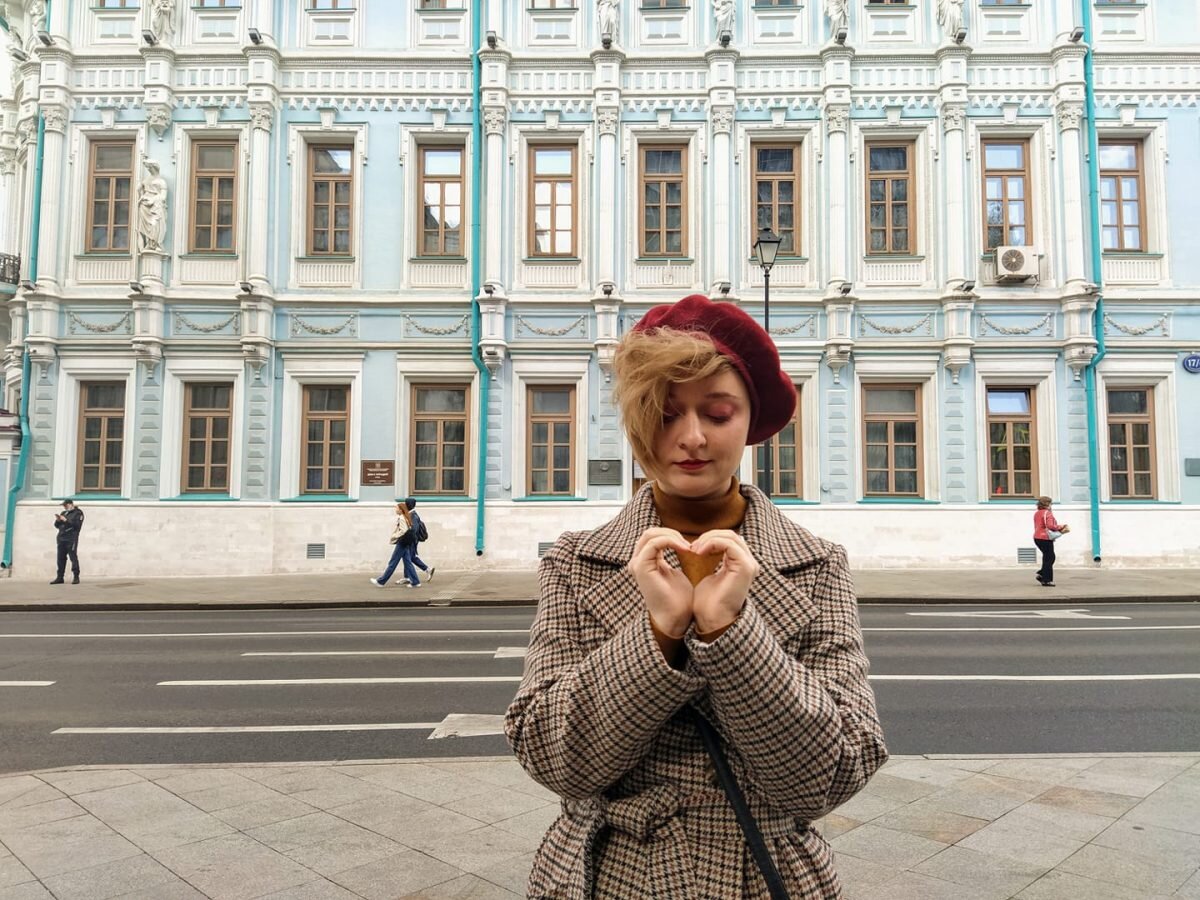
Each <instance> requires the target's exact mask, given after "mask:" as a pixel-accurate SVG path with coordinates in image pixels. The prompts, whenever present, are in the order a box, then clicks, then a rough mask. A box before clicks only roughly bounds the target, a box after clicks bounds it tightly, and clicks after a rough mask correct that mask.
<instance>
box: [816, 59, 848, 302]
mask: <svg viewBox="0 0 1200 900" xmlns="http://www.w3.org/2000/svg"><path fill="white" fill-rule="evenodd" d="M853 60H854V50H853V49H851V48H850V47H843V46H840V45H838V44H830V45H826V46H825V47H823V48H822V49H821V62H822V65H823V67H824V79H825V88H824V90H823V92H822V93H823V97H822V100H821V106H822V110H823V115H824V118H825V136H826V146H825V152H824V154H823V155H821V157H820V158H821V159H822V160H823V165H822V167H823V168H824V170H825V171H824V173H823V175H824V178H823V180H824V185H825V203H826V208H827V209H828V211H829V212H828V215H829V219H828V222H829V228H828V235H829V237H828V244H827V253H828V256H827V257H826V259H825V279H824V281H825V292H826V296H827V297H832V296H840V292H841V288H842V285H844V284H847V283H849V282H851V281H852V280H853V276H852V274H851V273H852V272H853V271H854V267H853V266H852V265H851V262H850V234H849V229H848V224H847V221H848V220H847V200H846V198H847V193H848V191H849V185H850V176H849V174H848V172H847V162H848V160H849V158H850V133H849V132H850V87H851V85H850V64H851V63H852V62H853Z"/></svg>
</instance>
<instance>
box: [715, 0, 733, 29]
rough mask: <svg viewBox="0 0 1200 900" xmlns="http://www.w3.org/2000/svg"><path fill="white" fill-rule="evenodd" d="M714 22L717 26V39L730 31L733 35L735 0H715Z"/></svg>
mask: <svg viewBox="0 0 1200 900" xmlns="http://www.w3.org/2000/svg"><path fill="white" fill-rule="evenodd" d="M712 11H713V21H714V22H715V23H716V25H717V37H718V38H720V37H721V33H722V32H724V31H728V32H729V33H730V35H732V34H733V13H734V2H733V0H713V6H712Z"/></svg>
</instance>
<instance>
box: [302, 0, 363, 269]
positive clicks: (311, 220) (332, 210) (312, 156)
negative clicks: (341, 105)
mask: <svg viewBox="0 0 1200 900" xmlns="http://www.w3.org/2000/svg"><path fill="white" fill-rule="evenodd" d="M335 2H336V0H335ZM320 150H345V151H349V153H350V172H349V174H346V175H334V174H332V173H325V174H322V175H321V176H320V177H319V178H318V176H317V171H316V165H315V160H316V154H317V152H318V151H320ZM354 174H355V173H354V145H353V144H331V143H310V144H308V199H307V202H308V209H307V214H308V221H307V222H306V223H305V231H306V233H307V238H306V240H305V244H306V246H305V250H306V251H307V255H308V256H316V257H320V258H321V259H328V258H333V259H352V258H353V257H354V215H355V211H354ZM318 181H326V182H328V183H329V188H330V189H329V202H328V203H327V204H325V206H326V207H327V208H328V210H329V225H328V226H327V227H326V228H325V229H324V230H325V231H326V232H327V233H328V237H329V248H330V249H329V250H317V249H315V247H314V244H315V241H314V240H313V238H314V237H315V235H316V225H315V222H316V212H317V200H316V192H317V191H316V189H317V182H318ZM338 184H349V185H350V200H349V202H348V203H347V204H346V206H347V207H348V208H349V210H350V224H349V225H348V226H347V227H346V231H347V234H348V237H349V240H348V242H347V243H348V245H349V249H348V250H345V251H342V250H335V249H333V248H334V247H335V246H336V245H337V241H336V233H337V232H338V231H340V230H341V229H338V228H335V227H334V221H335V218H336V215H337V207H338V203H337V202H336V198H337V185H338Z"/></svg>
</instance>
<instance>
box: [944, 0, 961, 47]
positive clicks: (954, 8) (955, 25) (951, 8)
mask: <svg viewBox="0 0 1200 900" xmlns="http://www.w3.org/2000/svg"><path fill="white" fill-rule="evenodd" d="M938 24H939V25H941V26H942V31H943V32H945V35H946V37H948V38H949V39H950V40H954V38H955V36H956V35H957V34H958V33H959V32H960V31H961V30H962V27H963V0H938Z"/></svg>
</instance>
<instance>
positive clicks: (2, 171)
mask: <svg viewBox="0 0 1200 900" xmlns="http://www.w3.org/2000/svg"><path fill="white" fill-rule="evenodd" d="M15 174H17V151H16V150H14V149H13V148H12V147H0V175H15Z"/></svg>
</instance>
